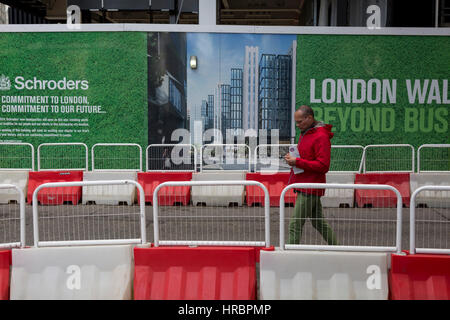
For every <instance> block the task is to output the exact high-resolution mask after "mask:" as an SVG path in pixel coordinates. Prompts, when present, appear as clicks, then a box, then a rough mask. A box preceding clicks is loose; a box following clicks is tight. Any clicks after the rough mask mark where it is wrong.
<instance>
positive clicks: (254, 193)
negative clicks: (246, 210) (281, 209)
mask: <svg viewBox="0 0 450 320" xmlns="http://www.w3.org/2000/svg"><path fill="white" fill-rule="evenodd" d="M289 177H290V172H278V173H275V174H267V173H265V174H264V173H258V172H256V173H247V175H246V178H245V179H246V180H253V181H258V182H261V183H262V184H263V185H264V186H265V187H266V188H267V190H268V191H269V198H270V206H271V207H278V206H279V205H280V196H281V191H283V189H284V188H286V187H287V185H288V183H289ZM246 191H247V192H246V196H245V197H246V201H247V205H248V206H249V207H250V206H252V205H253V204H255V203H259V204H260V205H261V206H263V205H264V192H263V191H262V189H261V188H260V187H256V186H247V187H246ZM295 199H296V195H295V193H294V190H292V189H291V190H289V191H288V192H287V193H286V195H285V198H284V202H285V203H289V204H295Z"/></svg>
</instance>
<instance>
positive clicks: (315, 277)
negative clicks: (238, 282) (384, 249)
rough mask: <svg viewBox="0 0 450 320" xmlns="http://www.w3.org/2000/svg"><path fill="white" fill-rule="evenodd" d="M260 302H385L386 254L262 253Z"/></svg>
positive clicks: (386, 290)
mask: <svg viewBox="0 0 450 320" xmlns="http://www.w3.org/2000/svg"><path fill="white" fill-rule="evenodd" d="M260 268H261V271H260V299H263V300H278V299H281V300H316V299H317V300H335V299H339V300H386V299H387V298H388V274H387V270H388V258H387V254H386V253H366V252H321V251H272V252H271V251H261V262H260Z"/></svg>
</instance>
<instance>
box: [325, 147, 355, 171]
mask: <svg viewBox="0 0 450 320" xmlns="http://www.w3.org/2000/svg"><path fill="white" fill-rule="evenodd" d="M363 159H364V147H363V146H359V145H332V146H331V161H330V170H329V171H328V172H351V173H361V172H362V169H363V162H364V161H363Z"/></svg>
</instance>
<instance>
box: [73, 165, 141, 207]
mask: <svg viewBox="0 0 450 320" xmlns="http://www.w3.org/2000/svg"><path fill="white" fill-rule="evenodd" d="M136 177H137V173H136V172H130V171H127V172H119V171H90V172H84V173H83V181H103V180H133V181H136ZM135 199H136V187H135V186H134V185H107V186H100V185H98V186H85V187H83V200H82V201H83V204H87V203H89V202H94V203H95V204H107V205H119V204H120V203H126V204H128V205H129V206H131V205H133V203H134V201H135Z"/></svg>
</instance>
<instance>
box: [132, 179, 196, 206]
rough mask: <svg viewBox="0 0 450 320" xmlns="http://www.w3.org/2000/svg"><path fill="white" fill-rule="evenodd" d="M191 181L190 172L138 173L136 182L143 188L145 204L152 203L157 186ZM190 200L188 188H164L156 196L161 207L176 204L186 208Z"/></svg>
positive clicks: (189, 189)
mask: <svg viewBox="0 0 450 320" xmlns="http://www.w3.org/2000/svg"><path fill="white" fill-rule="evenodd" d="M191 179H192V172H138V182H139V184H140V185H141V186H142V187H143V188H144V192H145V202H146V203H148V202H149V203H153V192H154V191H155V189H156V187H157V186H158V185H159V184H161V183H163V182H167V181H191ZM190 200H191V188H190V187H166V188H164V189H162V190H161V191H160V192H159V194H158V204H159V205H162V206H172V205H174V204H176V203H181V204H183V205H185V206H187V205H188V204H189V202H190ZM138 202H139V191H138Z"/></svg>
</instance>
